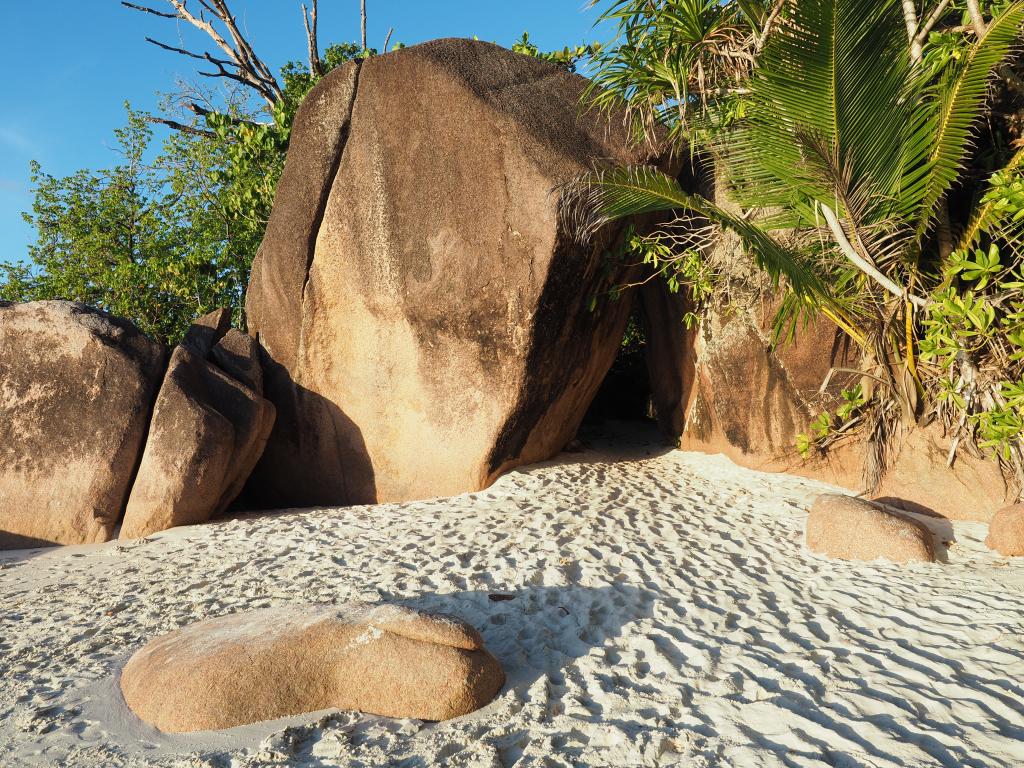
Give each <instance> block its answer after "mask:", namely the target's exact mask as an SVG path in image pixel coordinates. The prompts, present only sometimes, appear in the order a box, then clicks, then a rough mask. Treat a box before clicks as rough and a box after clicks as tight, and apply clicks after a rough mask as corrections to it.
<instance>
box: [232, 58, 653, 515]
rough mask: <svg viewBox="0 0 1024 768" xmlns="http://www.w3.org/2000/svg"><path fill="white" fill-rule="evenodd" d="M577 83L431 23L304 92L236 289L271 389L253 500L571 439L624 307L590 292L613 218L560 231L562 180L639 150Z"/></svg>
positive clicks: (416, 488) (429, 479) (388, 481)
mask: <svg viewBox="0 0 1024 768" xmlns="http://www.w3.org/2000/svg"><path fill="white" fill-rule="evenodd" d="M585 87H586V81H585V80H584V79H583V78H581V77H578V76H576V75H573V74H569V73H566V72H564V71H562V70H560V69H558V68H557V67H555V66H553V65H551V64H548V63H546V62H543V61H538V60H536V59H533V58H531V57H527V56H521V55H518V54H515V53H511V52H510V51H507V50H504V49H502V48H499V47H497V46H494V45H491V44H488V43H483V42H474V41H469V40H438V41H434V42H431V43H426V44H423V45H418V46H414V47H412V48H407V49H405V50H402V51H398V52H395V53H390V54H387V55H385V56H379V57H374V58H372V59H367V60H366V61H364V62H362V63H361V64H356V63H353V64H349V65H346V66H344V67H341V68H339V69H337V70H335V71H334V72H332V73H331V74H330V75H328V76H327V77H326V78H324V80H323V81H322V82H321V83H320V84H319V85H318V86H317V87H316V88H315V89H314V90H313V91H312V92H311V93H310V94H309V96H308V97H307V99H306V101H305V103H304V105H303V107H302V109H301V110H300V112H299V114H298V116H297V118H296V122H295V127H294V130H293V134H292V140H291V148H290V150H289V155H288V160H287V164H286V166H285V171H284V175H283V177H282V180H281V184H280V187H279V189H278V193H277V199H276V201H275V205H274V211H273V214H272V216H271V219H270V222H269V225H268V228H267V233H266V237H265V239H264V241H263V245H262V247H261V249H260V251H259V254H258V255H257V257H256V261H255V264H254V267H253V273H252V280H251V283H250V286H249V292H248V296H247V304H246V306H247V312H248V318H249V325H250V331H251V332H252V333H254V334H255V335H256V336H257V337H258V339H259V341H260V342H261V344H262V346H263V348H264V349H265V351H266V355H267V358H268V359H267V376H268V380H267V396H268V397H269V398H270V399H271V400H272V401H273V402H274V403H275V405H276V406H277V409H278V422H277V425H276V427H275V429H274V432H273V434H272V437H271V440H270V442H269V444H268V447H267V451H266V453H265V454H264V458H263V460H262V462H261V464H260V466H259V467H258V469H257V471H256V472H255V473H254V477H253V480H252V483H251V486H250V490H251V491H253V495H252V498H254V499H259V500H260V501H261V503H262V504H263V505H265V506H283V505H300V504H302V505H312V504H352V503H366V502H381V501H395V500H404V499H413V498H422V497H430V496H438V495H445V494H453V493H458V492H462V491H470V490H474V489H480V488H482V487H484V486H486V485H487V484H488V483H490V482H491V481H492V480H493V479H494V478H495V477H496V476H497V475H498V474H500V473H501V472H503V471H505V470H506V469H508V468H510V467H512V466H514V465H517V464H521V463H526V462H531V461H536V460H539V459H543V458H546V457H549V456H551V455H552V454H554V453H556V452H557V451H558V450H560V449H561V448H562V447H563V446H564V445H565V444H566V443H567V442H568V441H569V440H571V439H572V437H573V436H574V433H575V431H576V429H577V426H578V424H579V422H580V421H581V420H582V418H583V416H584V413H585V410H586V408H587V405H588V403H589V402H590V400H591V399H592V397H593V395H594V393H595V392H596V391H597V388H598V386H599V385H600V383H601V380H602V378H603V376H604V374H605V372H606V371H607V370H608V368H609V366H610V365H611V363H612V361H613V359H614V357H615V354H616V351H617V348H618V343H619V339H620V338H621V336H622V330H623V328H624V326H625V323H626V320H627V317H628V312H629V309H630V306H629V302H628V301H619V302H615V301H612V300H610V299H609V298H608V296H607V294H608V289H609V288H611V287H612V286H613V285H615V284H616V283H618V282H620V281H621V278H622V277H623V276H622V275H621V274H614V273H610V272H609V271H608V270H606V269H605V266H606V264H607V260H606V259H605V258H604V254H605V252H606V250H607V249H608V248H609V246H611V245H612V244H613V240H614V238H615V237H616V236H617V235H618V232H617V231H615V230H614V229H611V230H609V231H605V232H602V233H601V234H600V235H599V236H598V237H597V238H596V239H595V240H594V241H593V242H590V243H587V244H585V245H580V244H578V243H575V242H573V241H572V240H571V239H570V238H569V237H567V235H566V232H565V231H564V230H563V228H562V225H561V223H560V220H559V204H560V203H559V201H560V194H559V191H558V189H559V185H561V184H562V183H564V182H567V181H569V180H571V179H573V178H575V177H577V176H578V175H579V174H581V173H583V172H586V171H589V170H591V169H592V168H593V167H594V166H595V165H596V164H599V163H615V164H624V163H635V162H640V161H643V160H646V159H648V158H647V155H646V152H645V151H644V150H640V149H635V150H631V149H628V148H627V147H628V146H629V143H630V142H629V140H628V138H627V135H626V129H625V126H624V120H623V118H622V115H620V114H613V115H611V116H608V115H601V114H597V113H596V112H584V113H581V111H580V108H579V100H580V95H581V94H582V92H583V90H584V88H585ZM593 300H596V306H595V307H594V308H593V310H591V308H590V305H591V302H592V301H593Z"/></svg>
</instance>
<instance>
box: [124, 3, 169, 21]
mask: <svg viewBox="0 0 1024 768" xmlns="http://www.w3.org/2000/svg"><path fill="white" fill-rule="evenodd" d="M121 5H123V6H124V7H125V8H131V9H132V10H133V11H142V12H143V13H151V14H153V15H154V16H159V17H160V18H162V19H177V18H178V14H176V13H165V12H164V11H158V10H156V9H155V8H149V7H148V6H145V5H136V4H135V3H128V2H124V0H122V2H121Z"/></svg>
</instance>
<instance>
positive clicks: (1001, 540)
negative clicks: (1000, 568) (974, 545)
mask: <svg viewBox="0 0 1024 768" xmlns="http://www.w3.org/2000/svg"><path fill="white" fill-rule="evenodd" d="M985 546H986V547H988V548H989V549H994V550H995V551H996V552H998V553H999V554H1001V555H1006V556H1008V557H1022V556H1024V504H1012V505H1010V506H1009V507H1003V508H1002V509H1000V510H999V511H998V512H996V513H995V515H993V517H992V522H991V523H989V527H988V538H986V539H985Z"/></svg>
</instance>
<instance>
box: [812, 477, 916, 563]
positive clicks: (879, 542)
mask: <svg viewBox="0 0 1024 768" xmlns="http://www.w3.org/2000/svg"><path fill="white" fill-rule="evenodd" d="M807 546H808V548H809V549H810V550H811V551H813V552H818V553H819V554H822V555H826V556H828V557H835V558H839V559H841V560H877V559H879V558H883V559H885V560H891V561H892V562H894V563H911V562H929V563H930V562H933V561H934V560H935V549H934V544H933V537H932V533H931V531H929V530H928V528H927V527H925V526H924V525H922V524H921V523H919V522H917V521H916V520H912V519H910V518H909V517H903V516H901V515H897V514H894V513H891V512H886V511H883V510H881V509H879V508H878V507H876V506H874V505H872V504H870V503H868V502H867V501H864V500H863V499H858V498H854V497H852V496H841V495H838V494H822V495H821V496H819V497H818V498H817V499H815V501H814V505H813V506H812V507H811V513H810V515H809V516H808V518H807Z"/></svg>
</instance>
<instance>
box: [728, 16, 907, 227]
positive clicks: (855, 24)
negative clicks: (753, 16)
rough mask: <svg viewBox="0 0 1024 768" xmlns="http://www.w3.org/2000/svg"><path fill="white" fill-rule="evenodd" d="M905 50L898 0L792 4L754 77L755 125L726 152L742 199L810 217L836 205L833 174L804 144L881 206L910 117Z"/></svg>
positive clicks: (747, 125)
mask: <svg viewBox="0 0 1024 768" xmlns="http://www.w3.org/2000/svg"><path fill="white" fill-rule="evenodd" d="M907 51H908V43H907V40H906V33H905V32H904V31H903V28H902V22H901V20H900V15H899V8H898V3H897V2H895V0H800V2H798V3H794V4H793V5H792V6H791V14H790V16H789V18H787V19H786V20H785V22H784V23H782V24H780V25H779V27H778V29H777V31H776V32H775V33H774V35H773V36H772V38H771V39H770V41H769V43H768V44H767V46H766V47H765V49H764V52H763V53H762V57H761V61H760V63H759V66H758V68H757V70H756V72H755V75H754V77H753V79H752V82H751V91H752V93H751V97H750V98H751V100H752V101H753V102H754V104H755V106H754V108H753V109H752V110H751V116H750V118H749V119H748V120H747V121H746V123H745V124H744V126H743V127H742V128H741V129H740V130H738V131H736V132H735V133H733V134H729V135H726V136H725V137H724V138H723V143H722V146H721V147H720V149H721V154H722V155H723V157H724V158H725V160H726V164H727V167H728V170H729V176H730V181H731V182H732V184H733V186H734V188H735V192H736V195H737V197H738V199H739V200H740V201H741V202H742V203H743V204H745V205H746V206H748V207H754V206H766V207H785V208H791V209H801V208H802V209H803V213H804V215H805V217H808V216H811V215H813V209H814V205H813V201H814V200H828V201H832V200H833V199H834V198H835V197H836V189H835V186H834V183H833V182H834V178H832V176H833V174H832V173H831V171H830V169H829V168H828V167H823V166H822V165H821V164H820V163H819V162H818V160H819V158H820V155H821V153H820V152H816V151H811V150H810V148H809V147H808V146H807V144H808V142H813V143H815V144H820V143H824V144H826V145H827V146H828V148H829V152H828V154H830V155H834V156H835V157H836V159H837V162H838V164H839V165H840V166H841V167H847V166H848V167H849V168H850V171H851V173H850V175H849V179H850V182H851V183H852V184H854V185H858V186H863V185H865V184H868V183H870V184H871V185H872V186H873V187H874V188H875V190H876V194H875V195H874V196H873V197H875V198H877V199H884V198H885V197H886V195H887V194H888V192H889V191H890V190H891V189H892V187H893V186H894V182H895V178H894V172H895V169H896V168H897V167H898V163H897V162H896V161H897V159H898V157H899V151H900V132H901V131H902V130H903V127H902V124H903V122H904V121H902V120H901V119H900V117H899V113H900V112H901V111H902V112H906V111H907V109H908V108H907V107H906V106H905V103H906V83H907V64H906V62H907V60H908V53H907ZM844 213H845V211H844Z"/></svg>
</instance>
